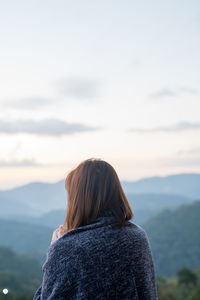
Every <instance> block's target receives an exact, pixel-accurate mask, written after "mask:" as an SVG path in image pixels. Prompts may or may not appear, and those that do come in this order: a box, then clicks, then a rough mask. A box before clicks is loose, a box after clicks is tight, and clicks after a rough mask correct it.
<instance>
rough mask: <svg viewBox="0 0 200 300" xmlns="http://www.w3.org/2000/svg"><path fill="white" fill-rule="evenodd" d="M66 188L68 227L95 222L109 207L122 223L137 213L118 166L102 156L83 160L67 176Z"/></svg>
mask: <svg viewBox="0 0 200 300" xmlns="http://www.w3.org/2000/svg"><path fill="white" fill-rule="evenodd" d="M65 189H66V191H67V194H68V204H67V212H66V217H65V221H64V225H67V230H71V229H75V228H77V227H79V226H83V225H87V224H89V223H91V222H93V221H94V220H96V218H98V216H100V215H101V213H103V212H104V211H106V210H110V211H112V214H113V215H114V216H115V219H116V221H117V223H118V224H119V225H120V226H123V225H124V224H125V222H126V221H128V220H130V219H132V218H133V216H134V214H133V212H132V210H131V207H130V205H129V203H128V200H127V198H126V195H125V193H124V191H123V189H122V186H121V183H120V180H119V178H118V175H117V173H116V171H115V169H114V168H113V167H112V166H111V165H110V164H109V163H107V162H105V161H103V160H101V159H94V158H90V159H87V160H85V161H83V162H82V163H80V164H79V165H78V166H77V167H76V168H75V169H73V170H72V171H71V172H70V173H69V174H68V175H67V177H66V180H65Z"/></svg>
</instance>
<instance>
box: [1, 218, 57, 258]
mask: <svg viewBox="0 0 200 300" xmlns="http://www.w3.org/2000/svg"><path fill="white" fill-rule="evenodd" d="M52 233H53V232H52V229H51V228H48V227H45V226H39V225H33V224H28V223H25V222H17V221H11V220H2V219H0V246H7V247H11V248H12V249H13V250H14V251H16V252H17V253H19V254H28V255H29V256H32V257H36V258H37V259H39V260H40V262H44V261H45V258H46V252H47V248H48V246H49V244H50V242H51V237H52Z"/></svg>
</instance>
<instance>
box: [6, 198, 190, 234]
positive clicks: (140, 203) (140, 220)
mask: <svg viewBox="0 0 200 300" xmlns="http://www.w3.org/2000/svg"><path fill="white" fill-rule="evenodd" d="M127 197H128V200H129V203H130V205H131V207H132V210H133V212H134V222H135V223H137V224H140V225H142V224H144V222H146V221H147V220H148V219H149V218H150V217H152V216H155V215H156V214H157V213H159V212H161V211H162V210H163V209H165V208H170V209H175V208H177V207H179V206H180V205H181V204H187V203H191V201H192V200H191V199H189V198H185V197H182V196H178V195H162V194H160V195H159V194H144V195H142V194H141V195H138V194H137V195H127ZM4 218H7V219H11V220H18V221H23V222H26V223H31V224H38V225H44V226H49V227H51V228H56V227H58V226H59V225H60V224H63V222H64V218H65V209H62V210H52V211H50V212H48V213H45V214H43V215H42V216H39V217H31V216H27V215H20V214H19V215H12V216H9V215H8V216H4Z"/></svg>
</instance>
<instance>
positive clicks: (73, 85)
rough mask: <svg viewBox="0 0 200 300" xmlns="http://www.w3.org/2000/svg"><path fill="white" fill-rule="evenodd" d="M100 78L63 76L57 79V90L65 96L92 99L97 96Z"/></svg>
mask: <svg viewBox="0 0 200 300" xmlns="http://www.w3.org/2000/svg"><path fill="white" fill-rule="evenodd" d="M100 88H101V82H100V80H95V79H91V78H79V77H73V78H65V79H61V80H59V81H57V89H58V92H59V93H60V94H61V95H63V96H65V97H71V98H76V99H77V100H78V99H80V100H82V99H93V98H96V97H98V96H99V94H100Z"/></svg>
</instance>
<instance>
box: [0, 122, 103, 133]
mask: <svg viewBox="0 0 200 300" xmlns="http://www.w3.org/2000/svg"><path fill="white" fill-rule="evenodd" d="M93 130H98V128H95V127H91V126H87V125H84V124H81V123H67V122H65V121H61V120H57V119H45V120H39V121H33V120H17V121H2V120H0V133H6V134H17V133H28V134H37V135H49V136H60V135H70V134H75V133H81V132H86V131H93Z"/></svg>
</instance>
